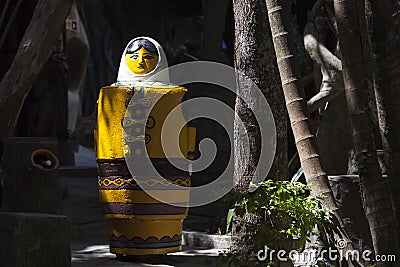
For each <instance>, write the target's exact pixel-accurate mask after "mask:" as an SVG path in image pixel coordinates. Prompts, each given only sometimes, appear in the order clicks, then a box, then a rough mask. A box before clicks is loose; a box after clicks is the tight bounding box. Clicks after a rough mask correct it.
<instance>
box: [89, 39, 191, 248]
mask: <svg viewBox="0 0 400 267" xmlns="http://www.w3.org/2000/svg"><path fill="white" fill-rule="evenodd" d="M167 67H168V64H167V59H166V56H165V54H164V51H163V49H162V47H161V46H160V45H159V44H158V43H157V42H156V41H154V40H153V39H151V38H147V37H139V38H135V39H133V40H132V41H130V42H129V43H128V45H127V47H126V49H125V51H124V53H123V55H122V59H121V63H120V69H119V73H118V78H117V82H116V83H114V84H113V85H112V86H106V87H103V88H102V89H101V91H100V95H99V100H98V109H97V127H96V130H95V139H96V142H95V143H96V153H97V163H98V174H99V177H98V183H99V193H100V199H101V202H102V205H103V211H104V214H105V217H107V218H108V222H109V240H110V251H111V252H112V253H115V254H117V255H149V254H166V253H169V252H174V251H179V250H180V249H181V232H182V222H183V219H184V218H185V217H186V216H187V212H188V208H187V203H188V202H189V186H190V176H189V173H188V172H187V171H182V170H179V169H177V168H175V167H174V166H172V164H171V163H170V162H169V160H168V159H171V158H173V159H174V160H178V161H179V160H184V158H185V157H188V154H189V152H190V151H193V150H194V145H195V129H194V128H190V127H187V126H186V122H185V120H184V117H183V114H182V111H181V107H178V106H179V104H180V103H181V102H182V97H183V95H184V94H185V92H186V91H187V89H186V88H184V87H181V86H175V85H171V84H170V83H169V75H168V72H162V70H163V69H165V68H167ZM160 71H161V72H160ZM155 74H157V75H156V76H154V75H155ZM176 107H178V112H176V113H174V117H173V121H174V124H176V125H177V127H179V125H182V126H183V128H182V130H181V131H180V134H179V137H176V136H175V137H174V138H175V140H178V143H179V145H177V147H178V148H177V149H175V150H174V149H172V150H170V151H169V153H168V159H167V156H166V155H165V154H166V153H165V151H164V149H165V146H170V143H173V142H170V140H169V139H168V140H167V142H168V144H165V140H164V139H163V140H162V127H163V123H164V121H165V120H166V118H167V115H168V114H169V113H170V112H171V111H172V110H173V109H174V108H176ZM163 131H164V129H163ZM174 138H172V139H174ZM163 148H164V149H163ZM146 160H148V162H150V161H151V163H152V166H154V168H155V169H156V170H157V171H158V173H159V174H160V175H161V176H162V177H163V179H162V180H157V179H155V176H154V173H153V172H151V171H150V169H151V166H150V167H149V168H147V167H145V168H141V166H144V165H143V164H144V162H145V161H146ZM171 185H178V186H181V190H176V188H173V186H171ZM143 186H146V187H145V188H146V190H143V189H142V187H143ZM182 188H183V190H182ZM149 193H150V194H149ZM152 193H155V194H161V196H162V198H163V199H168V203H165V201H164V202H163V201H160V200H158V199H159V198H157V199H155V198H154V197H152V196H151V195H152ZM171 203H175V204H179V205H178V206H176V205H175V206H174V205H171Z"/></svg>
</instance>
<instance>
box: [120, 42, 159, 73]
mask: <svg viewBox="0 0 400 267" xmlns="http://www.w3.org/2000/svg"><path fill="white" fill-rule="evenodd" d="M125 60H126V64H127V65H128V68H129V69H130V70H131V71H132V72H133V73H135V74H146V73H149V72H151V71H152V70H154V68H155V67H156V66H157V63H158V55H157V54H155V53H152V52H150V51H147V50H146V49H145V48H144V47H141V48H140V49H139V50H137V51H135V52H132V53H130V54H128V53H126V54H125Z"/></svg>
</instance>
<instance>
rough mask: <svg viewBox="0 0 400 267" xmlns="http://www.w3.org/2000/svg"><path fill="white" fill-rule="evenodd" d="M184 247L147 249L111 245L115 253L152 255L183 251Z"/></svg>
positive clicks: (112, 251) (111, 249)
mask: <svg viewBox="0 0 400 267" xmlns="http://www.w3.org/2000/svg"><path fill="white" fill-rule="evenodd" d="M181 250H182V247H181V246H177V247H170V248H153V249H146V248H113V247H110V252H111V253H114V254H121V255H152V254H167V253H172V252H178V251H181Z"/></svg>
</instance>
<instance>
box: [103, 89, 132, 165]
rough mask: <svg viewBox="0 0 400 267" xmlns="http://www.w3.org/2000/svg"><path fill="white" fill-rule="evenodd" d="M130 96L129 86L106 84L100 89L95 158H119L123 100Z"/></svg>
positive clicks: (123, 109) (121, 155) (123, 111)
mask: <svg viewBox="0 0 400 267" xmlns="http://www.w3.org/2000/svg"><path fill="white" fill-rule="evenodd" d="M130 97H132V89H131V88H129V87H115V86H106V87H103V88H102V89H101V90H100V94H99V100H98V104H97V105H98V106H97V126H96V137H97V138H96V140H95V141H96V154H97V159H121V158H124V155H123V152H122V141H121V140H122V125H121V120H122V118H123V117H124V115H125V111H126V107H125V101H126V99H127V98H130Z"/></svg>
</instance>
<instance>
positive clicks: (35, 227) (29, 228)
mask: <svg viewBox="0 0 400 267" xmlns="http://www.w3.org/2000/svg"><path fill="white" fill-rule="evenodd" d="M0 240H1V243H0V264H1V266H19V267H32V266H40V267H54V266H57V267H68V266H71V250H70V245H69V243H70V228H69V222H68V218H67V217H65V216H59V215H51V214H39V213H14V212H12V213H11V212H0Z"/></svg>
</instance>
